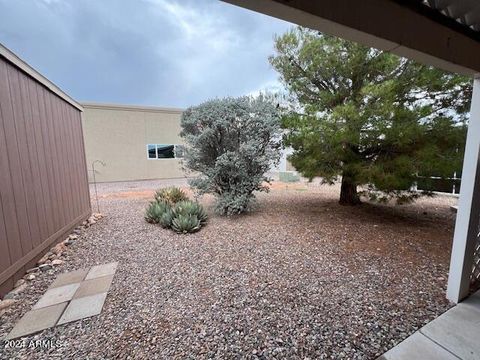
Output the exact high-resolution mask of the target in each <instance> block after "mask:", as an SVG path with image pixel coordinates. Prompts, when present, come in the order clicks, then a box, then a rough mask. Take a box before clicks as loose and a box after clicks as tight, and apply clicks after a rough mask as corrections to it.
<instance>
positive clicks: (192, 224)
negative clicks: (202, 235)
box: [172, 214, 202, 234]
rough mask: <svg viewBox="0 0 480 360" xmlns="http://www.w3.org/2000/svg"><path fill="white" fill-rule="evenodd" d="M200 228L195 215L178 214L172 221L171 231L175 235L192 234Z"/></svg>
mask: <svg viewBox="0 0 480 360" xmlns="http://www.w3.org/2000/svg"><path fill="white" fill-rule="evenodd" d="M201 226H202V225H201V224H200V220H198V218H197V216H196V215H190V214H186V215H183V214H179V215H177V216H175V217H174V218H173V220H172V229H173V231H175V232H177V233H182V234H186V233H193V232H195V231H198V230H200V227H201Z"/></svg>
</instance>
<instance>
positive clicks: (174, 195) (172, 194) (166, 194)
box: [155, 186, 188, 205]
mask: <svg viewBox="0 0 480 360" xmlns="http://www.w3.org/2000/svg"><path fill="white" fill-rule="evenodd" d="M155 200H156V201H165V202H167V203H168V204H170V205H174V204H176V203H177V202H179V201H185V200H188V197H187V195H186V194H185V192H184V191H183V190H182V189H179V188H177V187H175V186H171V187H166V188H163V189H159V190H157V192H156V193H155Z"/></svg>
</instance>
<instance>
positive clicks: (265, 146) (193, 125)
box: [180, 96, 282, 215]
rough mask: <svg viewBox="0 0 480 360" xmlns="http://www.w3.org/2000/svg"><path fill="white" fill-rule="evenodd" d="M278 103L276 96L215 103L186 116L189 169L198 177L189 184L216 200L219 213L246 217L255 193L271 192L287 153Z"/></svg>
mask: <svg viewBox="0 0 480 360" xmlns="http://www.w3.org/2000/svg"><path fill="white" fill-rule="evenodd" d="M277 103H278V102H277V101H275V99H274V98H273V97H271V96H258V97H256V98H254V97H240V98H225V99H214V100H210V101H207V102H205V103H203V104H200V105H198V106H194V107H190V108H188V109H187V110H185V111H184V112H183V114H182V120H181V126H182V131H181V132H180V135H181V136H182V138H183V139H184V140H185V143H186V145H187V146H186V148H185V154H184V165H185V167H186V168H187V169H189V170H191V171H193V172H194V173H195V174H196V175H197V176H196V177H195V178H193V179H191V180H190V181H189V183H190V185H191V186H192V187H193V188H194V189H195V190H196V191H197V192H198V194H200V195H202V194H213V195H214V196H215V198H216V199H215V202H216V204H215V209H216V211H217V212H218V213H219V214H222V215H233V214H241V213H244V212H246V211H248V210H249V209H250V208H251V207H252V206H251V204H252V203H253V202H254V200H255V195H254V194H255V192H256V191H268V187H267V186H265V183H266V182H270V180H271V179H270V178H269V177H268V176H267V173H268V172H269V170H270V169H271V168H272V166H273V165H276V164H278V162H279V159H280V149H281V148H282V141H281V140H282V129H281V126H280V125H281V122H280V112H279V109H278V106H277Z"/></svg>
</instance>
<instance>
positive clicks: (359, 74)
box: [270, 28, 472, 205]
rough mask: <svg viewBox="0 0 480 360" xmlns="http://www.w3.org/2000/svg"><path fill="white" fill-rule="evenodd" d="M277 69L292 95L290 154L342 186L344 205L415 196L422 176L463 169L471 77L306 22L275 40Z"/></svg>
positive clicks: (307, 172) (286, 123)
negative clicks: (331, 33) (321, 30)
mask: <svg viewBox="0 0 480 360" xmlns="http://www.w3.org/2000/svg"><path fill="white" fill-rule="evenodd" d="M275 50H276V53H275V55H273V56H271V57H270V62H271V64H272V66H273V67H274V68H275V69H276V70H277V71H278V72H279V73H280V78H281V80H282V82H283V83H284V84H285V86H286V88H287V90H288V92H289V95H290V96H289V98H290V104H289V106H288V109H289V110H288V112H287V113H286V114H285V116H284V117H283V120H282V123H283V127H284V128H285V144H286V145H287V146H291V147H292V148H293V150H294V152H293V155H292V156H291V157H290V161H291V162H292V164H293V165H294V166H295V168H296V169H297V170H298V171H300V172H301V173H302V174H303V175H304V176H306V177H308V178H310V179H312V178H314V177H317V176H319V177H322V179H323V181H324V182H326V183H334V182H335V181H337V180H338V179H339V178H340V177H341V193H340V203H341V204H344V205H355V204H359V203H360V195H361V194H362V193H361V192H360V191H359V187H360V186H361V187H362V189H363V194H365V195H368V196H369V197H370V198H371V199H376V200H384V201H386V200H389V199H391V198H396V199H397V201H398V202H408V201H411V200H413V199H415V198H416V197H418V193H417V192H414V191H411V187H412V185H414V183H415V181H416V179H417V175H418V174H420V173H421V174H428V175H436V176H440V177H450V176H452V174H453V171H455V170H458V168H459V167H461V165H460V164H461V161H462V159H463V148H464V142H465V134H466V125H465V122H466V113H467V111H468V109H469V101H470V97H471V91H472V88H471V81H470V80H469V79H468V78H465V77H463V76H459V75H454V74H450V73H447V72H444V71H441V70H438V69H435V68H432V67H428V66H424V65H421V64H418V63H416V62H414V61H410V60H407V59H404V58H401V57H398V56H396V55H393V54H390V53H387V52H383V51H380V50H376V49H371V48H368V47H365V46H362V45H359V44H356V43H352V42H349V41H347V40H343V39H339V38H336V37H332V36H329V35H324V34H320V33H318V32H315V31H312V30H307V29H303V28H296V29H292V30H290V31H288V32H287V33H285V34H284V35H282V36H279V37H276V39H275Z"/></svg>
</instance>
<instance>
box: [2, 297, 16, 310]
mask: <svg viewBox="0 0 480 360" xmlns="http://www.w3.org/2000/svg"><path fill="white" fill-rule="evenodd" d="M13 304H15V300H14V299H4V300H1V301H0V310H4V309H6V308H8V307H10V306H12V305H13Z"/></svg>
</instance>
